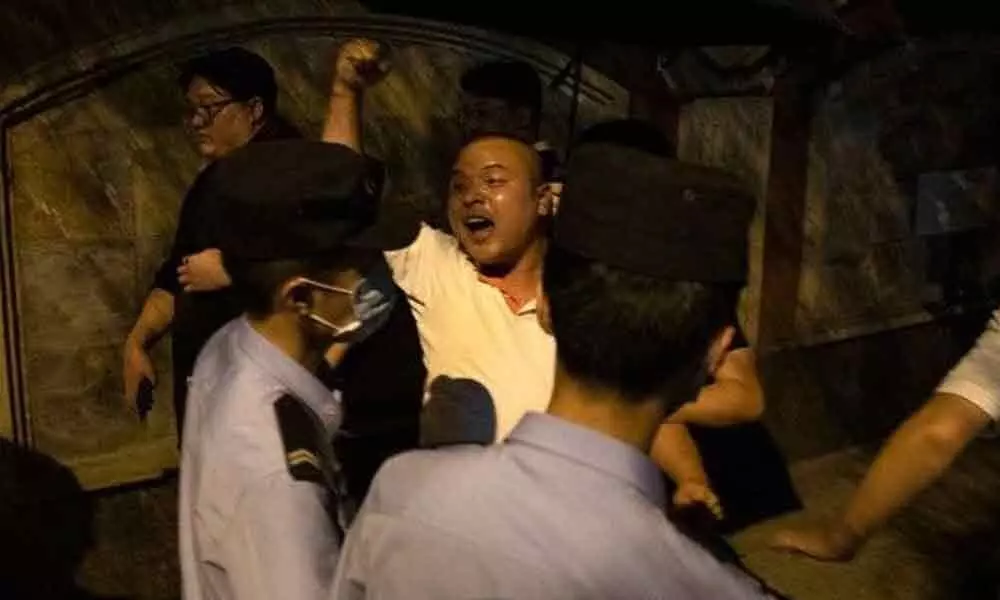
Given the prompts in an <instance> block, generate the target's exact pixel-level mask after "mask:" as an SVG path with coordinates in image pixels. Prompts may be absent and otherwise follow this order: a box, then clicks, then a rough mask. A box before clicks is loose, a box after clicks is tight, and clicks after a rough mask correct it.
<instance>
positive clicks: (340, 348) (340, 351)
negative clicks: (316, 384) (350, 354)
mask: <svg viewBox="0 0 1000 600" xmlns="http://www.w3.org/2000/svg"><path fill="white" fill-rule="evenodd" d="M350 348H351V345H350V344H349V343H347V342H337V343H336V344H333V345H332V346H330V347H329V348H328V349H327V351H326V354H324V355H323V359H324V360H325V361H326V364H328V365H329V366H330V368H331V369H336V368H337V367H338V366H340V363H341V362H343V360H344V357H345V356H347V351H348V350H350Z"/></svg>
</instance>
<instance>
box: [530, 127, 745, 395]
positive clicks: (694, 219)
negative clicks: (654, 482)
mask: <svg viewBox="0 0 1000 600" xmlns="http://www.w3.org/2000/svg"><path fill="white" fill-rule="evenodd" d="M628 127H629V128H631V129H630V130H631V131H633V133H634V132H635V125H634V124H630V125H629V126H628ZM656 135H657V134H656V133H655V130H652V129H651V126H650V129H649V130H648V131H647V132H645V133H642V136H643V137H644V138H645V139H647V140H654V139H655V136H656ZM643 137H640V139H643ZM659 143H660V142H657V144H659ZM657 144H652V145H650V144H648V142H647V144H646V145H639V146H638V147H635V146H630V145H629V144H628V143H627V141H626V142H623V141H622V139H621V138H614V139H611V140H610V141H608V139H607V138H605V139H601V140H598V141H595V140H594V139H593V138H591V139H590V140H588V141H587V142H586V143H584V144H581V145H579V146H576V147H574V149H573V151H572V154H571V158H570V160H569V163H568V168H567V183H566V191H565V192H564V198H563V200H562V203H561V206H560V210H559V213H558V215H557V217H556V220H555V225H554V232H553V239H552V242H551V245H550V248H549V250H548V253H547V255H546V258H545V266H544V269H543V290H544V295H545V299H546V312H547V320H548V323H549V326H550V328H551V330H552V332H553V335H554V336H555V340H556V348H557V350H556V352H557V357H558V361H559V363H560V366H561V368H562V369H563V370H564V371H565V372H566V373H567V374H568V375H570V376H571V377H573V378H574V379H576V380H578V381H580V382H582V383H584V384H587V385H591V386H596V387H598V388H600V389H603V390H608V391H612V392H615V393H617V394H619V395H621V396H622V397H625V398H628V399H630V400H634V401H635V402H645V401H647V400H649V399H651V398H657V399H658V400H660V401H661V402H663V403H664V406H663V408H664V410H665V411H666V412H667V413H670V412H673V411H674V410H676V408H678V407H679V406H680V405H681V404H683V403H684V402H687V401H690V400H693V399H694V397H695V394H696V392H697V390H698V388H699V387H700V386H701V385H702V384H703V383H704V381H705V376H706V368H707V366H706V365H707V358H708V354H709V349H710V347H711V346H712V345H713V343H714V342H715V341H716V340H718V339H720V336H722V335H723V334H724V332H725V330H726V328H727V326H728V325H730V324H731V323H732V322H733V317H734V315H735V306H736V302H737V299H738V295H739V290H740V289H741V287H742V285H743V282H744V281H745V277H746V234H747V229H748V226H749V221H750V219H751V217H752V214H753V210H754V201H753V198H752V197H751V196H749V195H748V194H747V193H745V192H744V191H743V190H742V188H741V187H740V186H739V185H738V184H737V183H736V182H735V181H734V180H733V179H732V178H731V177H730V176H728V175H727V174H726V173H724V172H720V171H717V170H714V169H709V168H706V167H701V166H697V165H691V164H685V163H680V162H677V161H673V160H669V159H666V158H664V157H663V156H662V153H661V152H660V151H659V150H657ZM650 148H652V149H654V150H657V151H655V152H650V151H649V149H650ZM660 149H662V146H660Z"/></svg>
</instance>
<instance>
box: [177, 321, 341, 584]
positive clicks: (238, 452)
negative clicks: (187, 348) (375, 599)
mask: <svg viewBox="0 0 1000 600" xmlns="http://www.w3.org/2000/svg"><path fill="white" fill-rule="evenodd" d="M286 394H288V395H291V396H294V397H296V398H298V399H299V400H300V401H302V402H303V403H304V404H305V405H306V406H308V408H309V409H311V410H312V412H313V413H315V416H316V417H318V419H319V421H320V423H321V427H322V428H325V429H326V432H325V433H326V434H327V435H325V436H322V437H325V438H329V437H330V436H331V435H332V433H333V432H334V431H335V430H336V429H337V427H339V426H340V422H341V408H340V402H339V400H338V398H337V397H336V396H335V395H334V394H333V393H332V392H330V391H329V390H328V389H327V388H326V387H325V386H324V385H323V384H322V383H321V382H320V381H319V380H318V379H316V378H315V377H314V376H313V375H312V374H311V373H309V372H308V371H306V370H305V369H304V368H303V367H302V366H301V365H299V364H298V363H296V362H294V361H293V360H291V359H290V358H289V357H288V356H287V355H285V354H284V353H283V352H281V351H280V350H279V349H278V348H277V347H275V346H274V345H272V344H271V343H270V342H268V341H267V340H266V339H265V338H264V337H262V336H261V335H260V334H258V333H257V332H256V331H254V330H253V328H252V327H251V326H250V324H249V323H248V322H247V321H246V320H245V319H243V318H240V319H237V320H235V321H232V322H231V323H229V324H228V325H226V326H225V327H224V328H222V329H221V330H220V331H219V332H218V333H216V334H215V336H214V337H213V338H212V339H211V340H210V341H209V342H208V344H207V345H206V346H205V348H204V350H203V351H202V353H201V354H200V355H199V358H198V362H197V364H196V366H195V370H194V375H193V376H192V378H191V387H190V392H189V395H188V410H187V420H186V421H185V426H184V443H183V456H182V462H181V470H180V505H179V521H180V523H179V527H180V531H179V533H180V565H181V575H182V579H183V582H182V583H183V592H184V599H185V600H231V599H238V600H258V599H259V600H265V599H266V600H276V599H282V600H284V599H288V600H314V599H316V600H318V599H320V598H323V599H325V598H328V597H329V593H330V586H331V584H332V581H333V575H334V569H335V567H336V561H337V554H338V541H337V536H336V530H335V528H334V525H333V521H332V520H331V517H330V513H328V512H327V503H328V502H329V497H328V493H327V489H326V488H324V487H323V486H322V485H320V484H317V483H314V482H312V481H302V480H296V479H294V478H293V477H292V476H291V474H290V473H289V469H288V464H287V462H286V452H285V447H284V443H283V441H282V436H281V433H280V430H279V425H278V421H277V416H276V413H275V409H274V404H275V402H276V401H278V400H279V399H280V398H281V397H283V396H284V395H286Z"/></svg>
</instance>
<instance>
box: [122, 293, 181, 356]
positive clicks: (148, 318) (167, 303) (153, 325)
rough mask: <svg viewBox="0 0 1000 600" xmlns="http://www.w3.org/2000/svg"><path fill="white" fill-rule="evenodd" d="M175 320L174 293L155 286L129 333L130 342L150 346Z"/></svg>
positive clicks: (145, 346) (143, 346)
mask: <svg viewBox="0 0 1000 600" xmlns="http://www.w3.org/2000/svg"><path fill="white" fill-rule="evenodd" d="M173 321H174V295H173V294H171V293H170V292H168V291H166V290H161V289H159V288H153V291H151V292H150V293H149V296H148V297H147V298H146V302H145V303H144V304H143V305H142V312H141V313H139V318H138V320H136V322H135V325H134V326H133V327H132V331H131V333H129V336H128V341H129V343H135V344H138V345H139V346H140V347H142V348H149V347H150V346H152V345H153V344H155V343H156V342H157V340H159V339H160V338H161V337H162V336H163V334H164V333H166V332H167V330H168V329H169V328H170V324H171V323H173Z"/></svg>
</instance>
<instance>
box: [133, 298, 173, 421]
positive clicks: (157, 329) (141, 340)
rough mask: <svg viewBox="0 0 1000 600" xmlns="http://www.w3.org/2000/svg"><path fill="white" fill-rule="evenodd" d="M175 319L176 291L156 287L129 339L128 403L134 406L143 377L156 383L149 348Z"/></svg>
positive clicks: (143, 307)
mask: <svg viewBox="0 0 1000 600" xmlns="http://www.w3.org/2000/svg"><path fill="white" fill-rule="evenodd" d="M173 320H174V295H173V294H171V293H170V292H168V291H166V290H163V289H160V288H153V291H151V292H150V293H149V296H148V297H147V298H146V302H145V303H144V304H143V306H142V312H141V313H140V314H139V319H138V320H136V322H135V325H134V326H133V327H132V331H131V333H129V335H128V338H127V339H126V340H125V352H124V360H123V366H122V384H123V385H122V387H123V389H124V392H125V398H124V399H125V404H126V406H128V407H129V408H130V409H131V407H132V406H133V403H134V402H135V397H136V393H137V392H138V390H139V384H140V383H141V382H142V380H143V379H149V380H150V381H151V382H152V383H154V384H155V383H156V371H155V370H154V369H153V361H152V360H151V359H150V358H149V353H148V352H147V349H148V348H149V347H150V346H152V345H153V344H155V343H156V341H157V340H159V339H160V338H161V337H162V336H163V334H164V333H166V332H167V329H169V328H170V324H171V323H172V322H173Z"/></svg>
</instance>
